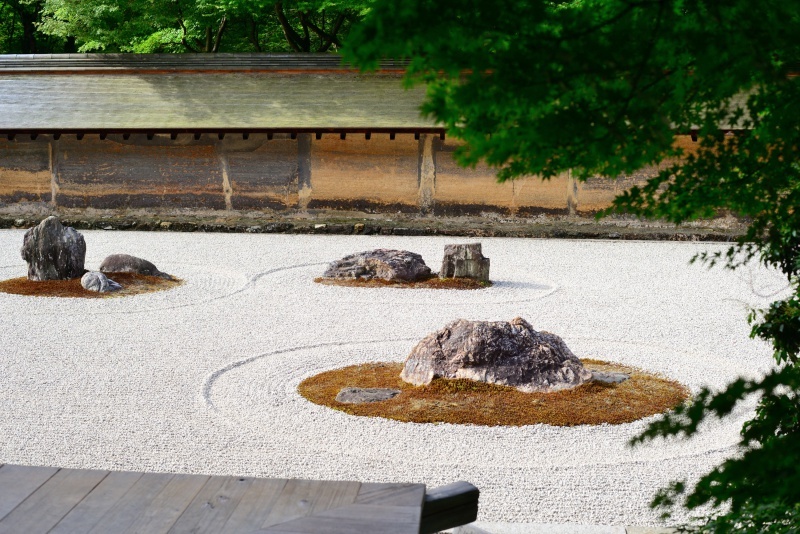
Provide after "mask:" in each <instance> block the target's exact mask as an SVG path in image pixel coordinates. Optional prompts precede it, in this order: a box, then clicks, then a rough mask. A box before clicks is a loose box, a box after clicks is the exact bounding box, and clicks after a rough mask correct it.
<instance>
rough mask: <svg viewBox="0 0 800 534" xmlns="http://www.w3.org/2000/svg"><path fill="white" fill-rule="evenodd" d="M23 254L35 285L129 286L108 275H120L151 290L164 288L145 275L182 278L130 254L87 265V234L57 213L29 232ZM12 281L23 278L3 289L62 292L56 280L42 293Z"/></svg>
mask: <svg viewBox="0 0 800 534" xmlns="http://www.w3.org/2000/svg"><path fill="white" fill-rule="evenodd" d="M21 254H22V258H23V259H24V260H25V261H26V262H27V264H28V276H27V281H28V282H30V283H31V284H33V286H35V285H36V283H41V282H54V281H71V280H77V279H80V285H81V287H82V288H83V289H84V290H86V291H88V292H95V293H112V292H117V291H121V290H123V289H125V285H124V284H122V283H120V282H118V281H117V280H114V279H113V278H110V277H109V276H108V275H111V276H112V277H114V278H118V279H120V278H124V279H125V280H126V281H128V282H129V283H131V284H132V285H135V286H136V289H137V291H136V292H142V291H146V290H147V287H145V286H148V285H149V286H153V287H152V288H151V289H150V290H154V289H161V288H162V287H156V286H161V285H162V284H158V283H152V281H149V282H150V283H148V280H146V279H145V278H144V277H153V278H158V279H162V280H165V281H170V282H176V283H177V282H178V281H177V280H176V279H175V278H173V277H172V276H170V275H169V274H167V273H164V272H161V271H160V270H159V269H158V268H157V267H156V266H155V265H153V264H152V263H151V262H149V261H147V260H145V259H142V258H137V257H135V256H130V255H128V254H112V255H110V256H108V257H106V258H105V259H104V260H103V261H102V263H101V264H100V268H99V270H98V271H87V270H86V268H85V265H84V262H85V259H86V241H85V240H84V237H83V235H82V234H81V233H80V232H78V231H77V230H75V229H74V228H72V227H69V226H64V225H63V224H61V221H59V220H58V218H57V217H55V216H50V217H47V218H46V219H44V220H43V221H42V222H40V223H39V224H38V225H37V226H35V227H33V228H31V229H29V230H28V231H27V232H25V236H24V238H23V244H22V250H21ZM9 282H11V284H10V285H11V286H20V285H21V282H20V281H19V280H16V279H15V280H10V281H5V283H4V285H1V286H0V289H2V290H6V291H7V292H13V293H21V294H44V295H47V294H48V291H47V290H48V289H51V288H54V287H55V288H56V295H59V294H61V293H60V292H59V291H57V290H58V288H57V286H53V285H52V284H50V285H47V287H46V288H44V284H43V285H42V286H41V288H42V292H41V293H39V292H37V291H35V289H34V288H32V287H30V284H29V287H27V288H25V287H23V288H22V289H23V291H15V290H13V289H20V288H19V287H5V286H8V285H9V284H8V283H9ZM22 285H24V284H22ZM70 296H75V295H70Z"/></svg>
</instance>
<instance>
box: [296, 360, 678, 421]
mask: <svg viewBox="0 0 800 534" xmlns="http://www.w3.org/2000/svg"><path fill="white" fill-rule="evenodd" d="M583 364H584V365H585V366H586V367H588V368H589V369H592V370H596V371H604V372H622V373H630V375H631V378H630V379H628V380H626V381H625V382H623V383H621V384H614V385H607V384H600V383H590V384H584V385H582V386H579V387H577V388H573V389H569V390H565V391H557V392H553V393H522V392H521V391H517V390H516V389H514V388H511V387H507V386H496V385H493V384H484V383H482V382H474V381H471V380H462V379H459V380H445V379H440V378H437V379H434V380H433V382H431V383H430V384H429V385H427V386H413V385H411V384H408V383H406V382H403V381H402V380H401V379H400V371H401V370H402V368H403V364H402V363H368V364H363V365H352V366H349V367H344V368H342V369H335V370H332V371H326V372H324V373H320V374H318V375H315V376H312V377H309V378H307V379H305V380H303V382H301V383H300V385H299V386H298V391H299V392H300V394H301V395H302V396H303V397H305V398H306V399H308V400H310V401H311V402H313V403H316V404H321V405H323V406H328V407H330V408H333V409H335V410H340V411H343V412H345V413H349V414H351V415H361V416H368V417H384V418H387V419H394V420H396V421H405V422H414V423H455V424H474V425H484V426H522V425H535V424H539V423H543V424H548V425H554V426H575V425H598V424H601V423H610V424H615V425H616V424H622V423H630V422H631V421H636V420H637V419H641V418H643V417H647V416H649V415H653V414H658V413H663V412H665V411H668V410H670V409H672V408H674V407H675V406H677V405H678V404H680V403H682V402H683V401H685V400H687V399H688V398H689V390H688V389H687V388H686V387H684V386H682V385H681V384H679V383H677V382H675V381H672V380H668V379H666V378H663V377H659V376H656V375H653V374H650V373H647V372H645V371H642V370H641V369H636V368H633V367H628V366H625V365H620V364H616V363H608V362H603V361H600V360H589V359H587V360H583ZM344 387H359V388H393V389H399V390H401V393H400V394H399V395H397V396H396V397H394V398H392V399H389V400H385V401H381V402H374V403H369V404H343V403H340V402H336V400H335V398H336V395H337V393H339V391H340V390H341V389H342V388H344Z"/></svg>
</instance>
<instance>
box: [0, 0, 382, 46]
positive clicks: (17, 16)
mask: <svg viewBox="0 0 800 534" xmlns="http://www.w3.org/2000/svg"><path fill="white" fill-rule="evenodd" d="M368 4H369V0H284V1H276V0H128V1H125V2H119V1H114V0H0V13H2V14H8V16H7V17H4V18H3V20H4V21H5V29H4V35H0V52H6V53H9V52H15V53H31V52H62V51H78V52H137V53H159V52H160V53H181V52H195V53H200V52H329V51H336V50H338V49H339V48H340V47H341V45H342V38H343V37H344V36H345V35H346V34H347V32H348V31H349V30H350V27H351V26H352V25H353V23H354V22H357V21H358V20H360V19H361V17H362V16H363V15H364V13H365V12H366V10H367V8H368Z"/></svg>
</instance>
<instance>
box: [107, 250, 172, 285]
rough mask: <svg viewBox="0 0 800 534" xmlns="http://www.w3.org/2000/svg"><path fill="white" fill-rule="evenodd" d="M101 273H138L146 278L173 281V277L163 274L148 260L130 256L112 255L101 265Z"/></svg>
mask: <svg viewBox="0 0 800 534" xmlns="http://www.w3.org/2000/svg"><path fill="white" fill-rule="evenodd" d="M100 272H103V273H136V274H143V275H146V276H159V277H161V278H166V279H167V280H172V276H170V275H168V274H167V273H162V272H161V271H159V270H158V268H157V267H156V266H155V265H153V264H152V263H150V262H149V261H147V260H144V259H142V258H137V257H136V256H130V255H128V254H112V255H111V256H108V257H106V259H104V260H103V263H101V264H100Z"/></svg>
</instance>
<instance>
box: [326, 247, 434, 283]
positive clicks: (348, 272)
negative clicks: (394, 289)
mask: <svg viewBox="0 0 800 534" xmlns="http://www.w3.org/2000/svg"><path fill="white" fill-rule="evenodd" d="M430 276H431V269H430V268H429V267H428V266H427V265H425V260H423V259H422V256H420V255H419V254H416V253H414V252H409V251H407V250H389V249H384V248H379V249H375V250H368V251H366V252H359V253H358V254H351V255H349V256H345V257H344V258H342V259H340V260H336V261H334V262H332V263H331V264H330V265H328V268H327V270H326V271H325V274H324V275H323V277H325V278H334V279H335V278H350V279H353V278H356V279H362V280H371V279H373V278H379V279H382V280H387V281H402V282H413V281H415V280H425V279H427V278H430Z"/></svg>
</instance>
